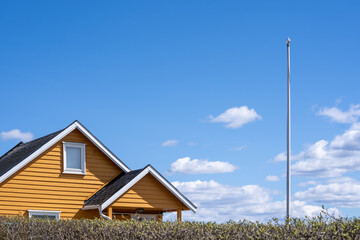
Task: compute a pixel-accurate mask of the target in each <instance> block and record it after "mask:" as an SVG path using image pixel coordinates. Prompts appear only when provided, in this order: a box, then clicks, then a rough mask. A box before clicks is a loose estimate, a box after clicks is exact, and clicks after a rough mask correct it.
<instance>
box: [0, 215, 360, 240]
mask: <svg viewBox="0 0 360 240" xmlns="http://www.w3.org/2000/svg"><path fill="white" fill-rule="evenodd" d="M0 239H41V240H43V239H96V240H98V239H107V240H108V239H162V240H166V239H189V240H194V239H360V219H358V218H351V219H349V218H333V217H329V216H325V217H324V215H321V216H319V217H316V218H312V219H308V218H306V219H295V218H294V219H290V220H289V221H287V223H285V224H281V223H279V222H278V221H277V220H276V219H274V220H273V221H270V222H268V223H259V222H256V223H254V222H250V221H240V222H228V223H222V224H217V223H214V222H208V223H204V222H152V221H143V222H137V221H133V220H131V221H108V220H102V219H97V220H60V221H55V220H40V219H31V220H29V219H24V218H6V217H0Z"/></svg>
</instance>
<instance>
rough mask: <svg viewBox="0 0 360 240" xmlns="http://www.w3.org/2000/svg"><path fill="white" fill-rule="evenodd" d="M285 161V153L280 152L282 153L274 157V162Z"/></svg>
mask: <svg viewBox="0 0 360 240" xmlns="http://www.w3.org/2000/svg"><path fill="white" fill-rule="evenodd" d="M286 159H287V156H286V153H284V152H282V153H279V154H278V155H276V157H275V158H274V161H275V162H283V161H286Z"/></svg>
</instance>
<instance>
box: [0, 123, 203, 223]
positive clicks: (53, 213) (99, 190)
mask: <svg viewBox="0 0 360 240" xmlns="http://www.w3.org/2000/svg"><path fill="white" fill-rule="evenodd" d="M186 210H191V211H193V212H195V211H196V206H195V205H194V204H193V203H192V202H191V201H189V200H188V199H187V198H186V197H185V196H184V195H183V194H181V193H180V192H179V191H178V190H177V189H176V188H175V187H174V186H173V185H172V184H171V183H170V182H169V181H167V180H166V179H165V178H164V177H163V176H162V175H161V174H160V173H159V172H158V171H156V170H155V169H154V168H153V167H152V166H151V165H148V166H146V167H144V168H142V169H138V170H130V169H129V167H127V166H126V165H125V164H124V163H123V162H122V161H120V159H119V158H117V157H116V156H115V154H113V153H112V152H111V151H110V150H109V149H108V148H106V147H105V146H104V145H103V144H102V143H101V142H100V141H99V140H98V139H97V138H96V137H95V136H94V135H93V134H92V133H91V132H90V131H89V130H88V129H86V128H85V127H84V126H83V125H82V124H81V123H80V122H79V121H75V122H74V123H72V124H70V125H69V126H68V127H66V128H65V129H62V130H60V131H57V132H54V133H51V134H49V135H47V136H44V137H41V138H38V139H35V140H33V141H30V142H27V143H22V142H20V143H19V144H17V145H16V146H15V147H13V148H12V149H10V150H9V151H8V152H7V153H5V154H4V155H3V156H2V157H0V215H7V216H25V217H36V218H45V217H46V218H51V219H60V218H61V219H80V218H106V219H122V220H124V219H131V218H134V219H139V218H140V219H152V220H158V221H160V220H162V216H163V213H166V212H177V218H178V220H180V221H181V212H182V211H186Z"/></svg>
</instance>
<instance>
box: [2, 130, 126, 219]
mask: <svg viewBox="0 0 360 240" xmlns="http://www.w3.org/2000/svg"><path fill="white" fill-rule="evenodd" d="M62 141H67V142H81V143H86V175H85V176H84V175H76V174H63V173H62V169H63V162H62V157H63V156H62V155H63V153H62V151H63V146H62V145H63V144H62ZM121 171H122V170H121V169H120V168H119V167H118V166H117V165H115V163H113V162H112V161H111V160H110V159H109V158H108V157H107V156H106V155H105V154H103V153H102V152H101V150H99V149H98V148H97V147H96V146H95V145H94V144H93V143H92V142H91V141H90V140H88V139H87V138H86V137H85V136H84V135H83V134H82V133H81V132H80V131H79V130H77V129H75V130H74V131H73V132H71V133H69V134H68V135H67V136H66V137H64V138H63V139H62V140H60V141H59V142H58V143H56V144H55V145H54V146H53V147H51V148H50V149H49V150H48V151H46V152H45V153H43V154H42V155H41V156H39V157H38V158H36V159H34V160H33V161H32V162H30V163H29V164H28V165H26V166H25V167H24V168H23V169H21V170H19V171H18V172H17V173H16V174H14V175H13V176H12V177H10V178H9V179H7V180H6V181H5V182H3V183H1V184H0V215H8V216H10V215H19V214H23V215H27V212H26V211H27V210H29V209H30V210H54V211H61V214H60V217H61V218H82V217H84V218H93V217H94V216H95V217H99V213H98V211H97V210H93V211H91V210H88V211H83V210H80V209H81V208H82V207H83V205H84V201H85V200H86V199H87V198H88V197H90V196H91V195H92V194H93V193H95V192H96V191H97V190H98V189H100V188H101V187H102V186H103V185H104V184H106V183H107V182H108V181H110V180H111V179H112V178H113V177H114V176H116V175H117V174H119V173H121Z"/></svg>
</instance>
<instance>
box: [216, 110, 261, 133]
mask: <svg viewBox="0 0 360 240" xmlns="http://www.w3.org/2000/svg"><path fill="white" fill-rule="evenodd" d="M257 119H261V116H260V115H258V114H257V113H256V111H255V110H254V109H249V108H248V107H247V106H242V107H233V108H229V109H227V110H226V111H225V112H223V113H221V114H220V115H219V116H217V117H213V116H210V121H211V122H214V123H226V125H225V127H228V128H239V127H242V126H243V125H244V124H246V123H249V122H253V121H255V120H257Z"/></svg>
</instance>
